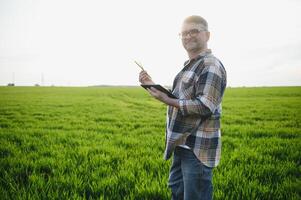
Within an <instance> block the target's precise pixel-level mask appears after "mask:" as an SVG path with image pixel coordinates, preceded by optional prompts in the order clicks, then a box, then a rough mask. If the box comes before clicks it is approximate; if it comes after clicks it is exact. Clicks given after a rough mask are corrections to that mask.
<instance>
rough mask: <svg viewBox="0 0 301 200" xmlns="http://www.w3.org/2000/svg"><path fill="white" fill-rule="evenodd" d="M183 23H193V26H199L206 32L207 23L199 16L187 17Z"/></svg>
mask: <svg viewBox="0 0 301 200" xmlns="http://www.w3.org/2000/svg"><path fill="white" fill-rule="evenodd" d="M184 23H195V24H201V25H202V26H203V27H204V29H205V30H206V31H208V23H207V21H206V20H205V19H204V18H203V17H201V16H198V15H191V16H189V17H187V18H186V19H185V20H184Z"/></svg>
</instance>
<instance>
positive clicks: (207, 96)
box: [179, 65, 224, 116]
mask: <svg viewBox="0 0 301 200" xmlns="http://www.w3.org/2000/svg"><path fill="white" fill-rule="evenodd" d="M221 70H222V69H221V67H220V66H214V65H212V66H206V67H205V69H204V70H203V71H202V73H201V74H200V76H199V77H198V79H197V81H196V85H195V88H196V89H195V90H196V98H195V99H188V100H187V99H180V100H179V109H180V111H181V113H182V115H184V116H185V115H193V114H197V115H201V116H209V115H211V114H212V113H214V111H215V110H216V108H217V107H218V105H219V104H220V103H221V100H222V96H223V92H224V86H223V78H224V77H223V76H224V74H223V72H222V71H221Z"/></svg>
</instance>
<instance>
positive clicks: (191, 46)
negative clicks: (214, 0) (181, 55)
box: [139, 15, 226, 200]
mask: <svg viewBox="0 0 301 200" xmlns="http://www.w3.org/2000/svg"><path fill="white" fill-rule="evenodd" d="M180 36H181V39H182V44H183V47H184V48H185V50H186V51H187V53H188V57H189V60H187V61H186V62H185V63H184V67H183V69H182V70H181V71H180V72H179V73H178V75H177V76H176V78H175V80H174V82H173V87H172V93H173V94H174V95H175V96H177V97H178V98H177V99H173V98H169V97H168V96H167V95H166V94H164V93H162V92H160V91H159V90H156V89H155V88H151V89H149V90H148V91H149V93H150V94H151V95H152V96H153V97H154V98H156V99H158V100H159V101H161V102H163V103H165V104H167V105H168V112H167V126H166V149H165V153H164V156H165V159H169V158H170V157H171V155H172V153H173V162H172V166H171V169H170V174H169V182H168V185H169V187H170V188H171V191H172V199H173V200H178V199H184V200H198V199H212V193H213V186H212V169H213V167H216V166H217V165H218V163H219V161H220V154H221V131H220V117H221V102H222V97H223V94H224V91H225V88H226V71H225V69H224V67H223V65H222V63H221V62H220V61H219V60H218V59H217V58H216V57H214V56H213V55H212V53H211V50H210V49H208V48H207V42H208V40H209V37H210V33H209V31H208V24H207V22H206V20H205V19H204V18H202V17H200V16H195V15H193V16H190V17H188V18H186V19H185V20H184V22H183V25H182V30H181V33H180ZM139 81H140V82H141V83H142V84H154V82H153V81H152V79H151V77H150V76H149V75H148V74H147V72H145V71H142V72H140V75H139Z"/></svg>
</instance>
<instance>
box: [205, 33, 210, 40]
mask: <svg viewBox="0 0 301 200" xmlns="http://www.w3.org/2000/svg"><path fill="white" fill-rule="evenodd" d="M209 38H210V32H209V31H207V32H206V42H208V40H209Z"/></svg>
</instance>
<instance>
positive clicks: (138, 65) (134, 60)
mask: <svg viewBox="0 0 301 200" xmlns="http://www.w3.org/2000/svg"><path fill="white" fill-rule="evenodd" d="M134 62H135V63H136V65H138V67H140V69H142V71H145V70H144V69H143V67H142V66H141V65H140V64H139V63H138V62H137V61H136V60H134Z"/></svg>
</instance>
